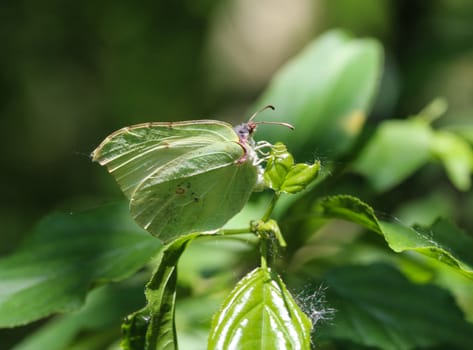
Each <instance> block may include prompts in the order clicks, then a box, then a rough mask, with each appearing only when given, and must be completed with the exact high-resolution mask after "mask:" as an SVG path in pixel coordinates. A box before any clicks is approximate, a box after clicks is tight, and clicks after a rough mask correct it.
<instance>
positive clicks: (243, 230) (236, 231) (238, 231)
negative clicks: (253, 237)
mask: <svg viewBox="0 0 473 350" xmlns="http://www.w3.org/2000/svg"><path fill="white" fill-rule="evenodd" d="M250 232H251V228H250V227H245V228H234V229H225V230H220V231H219V232H218V234H220V235H223V236H229V235H239V234H242V233H250Z"/></svg>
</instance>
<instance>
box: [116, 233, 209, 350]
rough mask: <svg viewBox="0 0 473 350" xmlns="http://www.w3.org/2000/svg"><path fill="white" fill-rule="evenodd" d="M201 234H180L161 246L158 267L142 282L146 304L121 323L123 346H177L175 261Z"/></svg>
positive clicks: (140, 349)
mask: <svg viewBox="0 0 473 350" xmlns="http://www.w3.org/2000/svg"><path fill="white" fill-rule="evenodd" d="M201 235H202V233H194V234H189V235H185V236H181V237H179V238H177V239H176V240H174V241H172V242H171V243H169V244H168V245H167V246H166V247H165V248H164V249H163V251H162V256H161V260H160V262H159V265H158V268H157V269H156V271H155V272H154V273H153V276H152V277H151V280H150V281H149V282H148V284H147V285H146V289H145V295H146V300H147V304H146V306H145V307H144V308H142V309H141V310H138V311H136V312H134V313H133V314H131V315H129V316H128V317H127V318H126V320H125V321H124V323H123V324H122V332H123V339H122V342H121V346H122V348H123V349H125V350H173V349H177V337H176V327H175V323H174V312H175V299H176V286H177V263H178V261H179V258H180V257H181V254H182V253H183V252H184V250H185V249H186V247H187V245H188V244H189V243H190V242H191V241H192V240H193V239H195V238H196V237H198V236H201Z"/></svg>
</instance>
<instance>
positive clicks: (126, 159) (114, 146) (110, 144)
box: [92, 120, 236, 198]
mask: <svg viewBox="0 0 473 350" xmlns="http://www.w3.org/2000/svg"><path fill="white" fill-rule="evenodd" d="M235 139H236V137H235V135H234V133H233V130H232V127H231V126H230V125H229V124H227V123H223V122H218V121H210V120H197V121H194V122H192V123H191V122H176V123H146V124H138V125H134V126H130V127H126V128H123V129H120V130H118V131H116V132H114V133H113V134H111V135H110V136H108V137H107V138H106V139H105V140H104V141H103V142H102V144H100V146H99V147H97V149H96V150H95V151H94V152H93V153H92V157H93V160H94V161H98V162H99V163H100V165H106V166H107V169H108V171H109V172H110V173H111V174H112V175H113V176H114V177H115V179H116V180H117V182H118V184H119V185H120V188H121V190H122V191H123V192H124V193H125V195H126V196H127V197H128V198H131V195H132V193H133V191H134V190H135V189H136V187H137V186H138V185H139V184H140V183H141V182H143V180H144V179H145V178H147V177H148V176H150V175H151V174H153V173H155V172H156V170H157V169H159V168H160V167H161V166H162V165H163V164H166V163H168V162H169V161H171V160H173V159H175V158H177V157H179V156H181V155H182V154H185V153H187V152H189V151H190V150H192V149H195V148H199V147H205V146H207V145H208V144H209V143H213V142H221V141H232V140H235Z"/></svg>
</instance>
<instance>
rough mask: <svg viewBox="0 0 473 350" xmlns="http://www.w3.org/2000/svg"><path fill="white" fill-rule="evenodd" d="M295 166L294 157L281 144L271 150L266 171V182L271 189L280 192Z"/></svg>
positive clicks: (276, 144) (275, 145)
mask: <svg viewBox="0 0 473 350" xmlns="http://www.w3.org/2000/svg"><path fill="white" fill-rule="evenodd" d="M293 165H294V157H293V156H292V154H290V153H289V152H288V151H287V148H286V146H285V145H284V144H282V143H281V142H277V143H275V144H274V146H273V147H272V148H271V154H270V156H269V158H268V162H267V164H266V166H265V169H264V180H265V182H266V184H267V186H268V187H269V188H271V189H272V190H274V191H279V190H280V189H281V187H282V186H283V183H284V181H285V180H286V176H287V174H288V173H289V171H290V170H291V168H292V167H293Z"/></svg>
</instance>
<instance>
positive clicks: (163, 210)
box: [92, 120, 257, 241]
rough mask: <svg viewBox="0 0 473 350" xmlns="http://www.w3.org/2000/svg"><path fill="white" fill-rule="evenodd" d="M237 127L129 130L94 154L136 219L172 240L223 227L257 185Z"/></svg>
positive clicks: (206, 124) (205, 123) (209, 124)
mask: <svg viewBox="0 0 473 350" xmlns="http://www.w3.org/2000/svg"><path fill="white" fill-rule="evenodd" d="M238 142H239V138H238V136H237V134H236V133H235V131H234V130H233V128H232V127H231V125H229V124H227V123H224V122H219V121H213V120H198V121H191V122H177V123H148V124H140V125H136V126H132V127H128V128H123V129H121V130H118V131H117V132H115V133H113V134H111V135H110V136H109V137H107V138H106V139H105V140H104V141H103V142H102V144H101V145H100V146H99V147H97V149H96V150H95V151H94V152H93V153H92V156H93V160H95V161H98V162H99V163H100V164H101V165H106V166H107V168H108V170H109V172H110V173H111V174H112V175H113V176H114V177H115V179H116V180H117V182H118V184H119V186H120V188H121V189H122V191H123V192H124V193H125V195H126V196H127V197H128V198H129V199H130V210H131V213H132V216H133V217H134V218H135V220H136V221H137V222H138V224H140V225H141V226H142V227H143V228H145V229H146V230H148V231H149V232H150V233H152V234H153V235H156V236H158V237H159V238H161V239H163V240H165V241H167V240H169V239H172V238H174V237H176V236H178V235H182V234H187V233H190V232H197V231H210V230H215V229H218V228H220V227H222V226H223V225H224V224H225V223H226V222H227V221H228V220H229V219H230V218H231V217H233V216H234V215H235V214H237V213H238V212H239V211H240V210H241V209H242V208H243V206H244V205H245V203H246V202H247V201H248V198H249V196H250V194H251V192H252V190H253V187H254V186H255V183H256V181H257V167H256V166H255V165H253V162H252V160H251V159H247V160H246V161H244V162H241V161H240V160H241V159H244V158H242V157H243V156H244V155H245V150H244V148H243V147H242V146H241V145H240V144H239V143H238Z"/></svg>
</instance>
